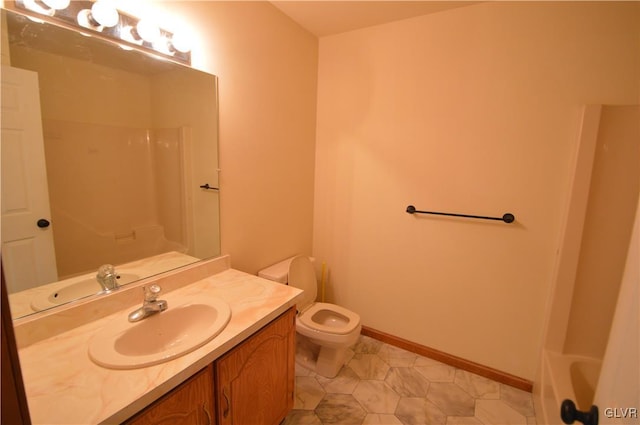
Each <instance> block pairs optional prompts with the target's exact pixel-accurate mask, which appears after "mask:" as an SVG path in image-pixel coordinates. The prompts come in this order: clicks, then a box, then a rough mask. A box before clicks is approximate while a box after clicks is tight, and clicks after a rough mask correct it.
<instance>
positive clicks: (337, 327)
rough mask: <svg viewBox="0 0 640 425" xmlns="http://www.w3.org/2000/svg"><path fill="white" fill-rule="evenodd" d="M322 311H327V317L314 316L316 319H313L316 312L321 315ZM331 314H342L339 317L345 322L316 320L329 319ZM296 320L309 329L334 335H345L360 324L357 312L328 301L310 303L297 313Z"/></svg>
mask: <svg viewBox="0 0 640 425" xmlns="http://www.w3.org/2000/svg"><path fill="white" fill-rule="evenodd" d="M323 311H326V312H327V313H328V314H327V316H328V317H322V318H318V317H316V320H314V317H315V316H316V315H317V314H320V315H322V312H323ZM331 316H333V317H335V316H342V317H341V318H343V319H344V320H345V321H346V323H339V324H337V323H336V324H330V323H320V322H319V321H318V320H324V321H326V320H327V319H329V320H331V319H332V317H331ZM298 320H299V321H300V322H301V323H302V324H303V325H305V326H306V327H308V328H310V329H313V330H316V331H319V332H326V333H328V334H336V335H346V334H348V333H350V332H353V331H354V330H355V329H356V328H357V327H358V325H360V316H359V315H358V314H356V313H354V312H353V311H350V310H347V309H346V308H344V307H341V306H339V305H336V304H329V303H313V304H311V306H309V308H307V309H306V310H304V311H303V312H302V313H300V314H299V315H298Z"/></svg>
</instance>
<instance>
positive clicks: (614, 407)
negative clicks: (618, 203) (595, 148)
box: [594, 205, 640, 424]
mask: <svg viewBox="0 0 640 425" xmlns="http://www.w3.org/2000/svg"><path fill="white" fill-rule="evenodd" d="M639 303H640V205H639V206H638V210H636V220H635V224H634V230H633V234H632V236H631V243H630V246H629V253H628V254H627V263H626V266H625V271H624V275H623V278H622V284H621V287H620V295H619V296H618V304H617V306H616V312H615V316H614V318H613V324H612V327H611V332H610V334H609V342H608V344H607V350H606V353H605V356H604V361H603V364H602V370H601V371H600V379H599V381H598V388H597V389H596V395H595V401H594V404H595V405H596V406H598V410H599V412H600V415H599V423H600V424H640V309H639V308H638V304H639Z"/></svg>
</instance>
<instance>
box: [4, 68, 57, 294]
mask: <svg viewBox="0 0 640 425" xmlns="http://www.w3.org/2000/svg"><path fill="white" fill-rule="evenodd" d="M1 105H2V137H1V138H0V151H1V156H2V163H1V164H0V168H1V170H2V177H1V179H2V180H1V183H2V203H1V210H2V230H1V233H2V265H3V269H4V273H5V277H6V280H7V289H8V290H9V293H12V292H17V291H22V290H24V289H29V288H32V287H35V286H39V285H42V284H44V283H49V282H53V281H56V280H58V273H57V270H56V260H55V250H54V246H53V230H52V225H51V223H50V221H51V212H50V208H49V191H48V187H47V172H46V165H45V157H44V140H43V137H42V120H41V116H40V96H39V89H38V74H37V73H35V72H32V71H26V70H23V69H18V68H11V67H7V66H3V67H2V103H1Z"/></svg>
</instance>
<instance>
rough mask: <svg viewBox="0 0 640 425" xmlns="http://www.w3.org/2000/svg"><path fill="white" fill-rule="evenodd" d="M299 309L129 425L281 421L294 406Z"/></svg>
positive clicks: (260, 424)
mask: <svg viewBox="0 0 640 425" xmlns="http://www.w3.org/2000/svg"><path fill="white" fill-rule="evenodd" d="M295 311H296V310H295V307H292V308H290V309H289V310H287V311H286V312H285V313H283V314H281V315H280V316H279V317H278V318H276V319H274V320H273V321H272V322H271V323H269V324H268V325H266V326H265V327H263V328H262V329H260V330H259V331H257V332H256V333H255V334H253V335H252V336H250V337H249V338H247V339H246V340H245V341H243V342H242V343H240V344H239V345H237V346H236V347H234V348H232V349H231V350H230V351H229V352H228V353H226V354H225V355H223V356H222V357H220V358H219V359H218V360H216V361H215V362H214V363H213V364H210V365H209V366H207V367H205V368H204V369H202V370H201V371H200V372H198V373H196V374H195V375H193V376H192V377H190V378H189V379H188V380H187V381H185V382H183V383H182V384H180V385H179V386H178V387H177V388H176V389H174V390H173V391H171V392H169V393H168V394H165V395H164V396H163V397H162V398H160V399H159V400H157V401H156V402H154V403H153V404H151V405H150V406H149V407H147V408H146V409H144V410H143V411H141V412H140V413H138V414H136V415H135V416H133V417H132V418H131V419H129V420H127V421H126V422H125V424H127V425H151V424H154V425H211V424H214V423H215V424H219V425H227V424H235V425H277V424H279V423H280V422H282V420H283V419H284V418H285V417H286V416H287V414H288V413H289V411H290V410H291V409H292V408H293V390H294V385H295V317H296V315H295ZM214 406H215V407H216V409H214ZM214 412H215V413H214Z"/></svg>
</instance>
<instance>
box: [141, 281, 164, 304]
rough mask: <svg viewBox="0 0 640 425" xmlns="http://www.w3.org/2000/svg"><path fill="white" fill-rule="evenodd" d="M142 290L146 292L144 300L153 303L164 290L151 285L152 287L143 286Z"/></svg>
mask: <svg viewBox="0 0 640 425" xmlns="http://www.w3.org/2000/svg"><path fill="white" fill-rule="evenodd" d="M142 290H143V291H144V300H145V301H146V302H153V301H155V300H156V298H158V295H160V292H162V288H161V287H160V285H155V284H154V285H151V286H143V287H142Z"/></svg>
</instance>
